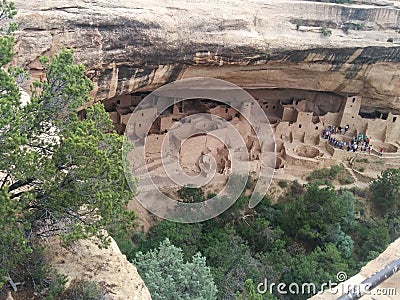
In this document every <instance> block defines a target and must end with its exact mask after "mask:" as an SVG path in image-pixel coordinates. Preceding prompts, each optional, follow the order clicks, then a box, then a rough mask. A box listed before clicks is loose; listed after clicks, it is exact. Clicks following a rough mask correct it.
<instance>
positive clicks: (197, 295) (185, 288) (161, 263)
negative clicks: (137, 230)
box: [133, 239, 217, 300]
mask: <svg viewBox="0 0 400 300" xmlns="http://www.w3.org/2000/svg"><path fill="white" fill-rule="evenodd" d="M133 264H134V265H135V266H136V267H137V268H138V271H139V274H140V275H141V277H142V279H143V281H144V282H145V284H146V286H147V287H148V289H149V291H150V293H151V296H152V298H153V299H154V300H189V299H198V300H202V299H203V300H211V299H216V294H217V288H216V286H215V284H214V281H213V278H212V276H211V273H210V268H209V267H207V265H206V259H205V258H204V257H202V256H201V255H200V253H198V254H195V255H194V256H193V258H192V261H191V262H189V261H187V262H184V260H183V252H182V250H181V249H180V248H178V247H175V246H174V245H172V244H171V243H170V241H169V240H168V239H165V240H164V241H163V242H161V243H160V246H159V248H158V249H154V250H150V251H149V252H147V253H144V254H143V253H142V252H139V253H137V254H136V258H135V259H134V261H133Z"/></svg>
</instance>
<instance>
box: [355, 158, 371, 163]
mask: <svg viewBox="0 0 400 300" xmlns="http://www.w3.org/2000/svg"><path fill="white" fill-rule="evenodd" d="M356 162H361V163H369V159H368V158H357V159H356Z"/></svg>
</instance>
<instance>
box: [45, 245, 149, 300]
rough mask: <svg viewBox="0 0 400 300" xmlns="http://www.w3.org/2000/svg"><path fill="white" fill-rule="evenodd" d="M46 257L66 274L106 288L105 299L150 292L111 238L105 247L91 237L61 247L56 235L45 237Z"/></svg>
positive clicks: (136, 299) (126, 299)
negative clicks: (67, 246) (102, 247)
mask: <svg viewBox="0 0 400 300" xmlns="http://www.w3.org/2000/svg"><path fill="white" fill-rule="evenodd" d="M45 246H46V257H47V259H48V260H49V262H50V264H51V265H52V266H53V267H54V268H55V269H56V270H57V271H58V272H59V273H60V274H63V275H66V276H67V278H68V282H67V287H68V286H69V284H70V283H71V282H72V281H73V280H75V279H77V280H88V281H94V282H98V283H99V284H100V285H101V286H103V288H104V289H105V291H106V299H107V300H151V296H150V293H149V291H148V289H147V287H146V286H145V284H144V282H143V280H142V279H141V278H140V276H139V274H138V272H137V270H136V268H135V267H134V266H133V265H132V264H131V263H130V262H129V261H128V260H127V259H126V256H125V255H123V254H122V253H121V251H120V250H119V248H118V245H117V244H116V243H115V241H114V240H113V239H111V245H110V246H109V247H108V248H107V249H100V248H99V247H98V246H97V245H96V244H95V243H94V242H93V241H90V240H82V241H78V242H76V243H75V244H74V245H73V246H71V247H70V248H68V249H67V248H64V247H62V246H61V244H60V240H59V239H58V238H51V239H49V240H48V241H47V242H46V244H45Z"/></svg>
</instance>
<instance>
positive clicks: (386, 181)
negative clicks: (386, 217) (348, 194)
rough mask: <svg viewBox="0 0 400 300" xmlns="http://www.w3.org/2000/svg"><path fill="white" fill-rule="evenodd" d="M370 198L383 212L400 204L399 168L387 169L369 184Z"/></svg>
mask: <svg viewBox="0 0 400 300" xmlns="http://www.w3.org/2000/svg"><path fill="white" fill-rule="evenodd" d="M370 191H371V200H372V202H373V203H374V205H376V207H378V208H379V209H381V210H382V211H383V212H388V211H389V210H390V209H393V208H395V207H396V206H397V207H398V206H399V205H400V169H387V170H384V171H382V173H381V175H380V176H379V177H378V178H377V179H376V180H374V181H373V182H372V183H371V185H370Z"/></svg>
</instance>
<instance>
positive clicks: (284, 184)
mask: <svg viewBox="0 0 400 300" xmlns="http://www.w3.org/2000/svg"><path fill="white" fill-rule="evenodd" d="M278 185H279V186H280V187H281V188H283V189H284V188H286V187H288V185H289V184H288V182H287V181H286V180H279V181H278Z"/></svg>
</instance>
